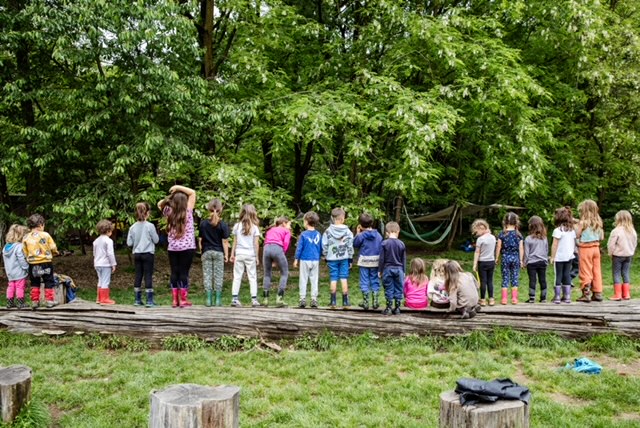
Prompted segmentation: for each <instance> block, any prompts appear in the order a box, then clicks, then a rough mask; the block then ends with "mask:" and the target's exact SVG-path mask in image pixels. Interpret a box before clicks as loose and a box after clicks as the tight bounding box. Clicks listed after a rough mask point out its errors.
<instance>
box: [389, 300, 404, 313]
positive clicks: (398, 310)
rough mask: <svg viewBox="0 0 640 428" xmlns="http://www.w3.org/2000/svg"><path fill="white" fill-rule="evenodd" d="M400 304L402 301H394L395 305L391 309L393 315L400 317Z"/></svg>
mask: <svg viewBox="0 0 640 428" xmlns="http://www.w3.org/2000/svg"><path fill="white" fill-rule="evenodd" d="M401 302H402V300H400V299H396V300H395V305H394V307H393V311H392V312H391V313H392V314H393V315H400V303H401Z"/></svg>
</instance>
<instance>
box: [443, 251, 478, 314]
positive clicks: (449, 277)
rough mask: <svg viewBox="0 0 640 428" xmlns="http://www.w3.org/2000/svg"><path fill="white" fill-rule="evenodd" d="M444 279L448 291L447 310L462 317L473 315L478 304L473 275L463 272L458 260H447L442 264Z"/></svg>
mask: <svg viewBox="0 0 640 428" xmlns="http://www.w3.org/2000/svg"><path fill="white" fill-rule="evenodd" d="M444 279H445V282H444V285H445V288H446V289H447V292H448V293H449V312H454V313H459V314H460V315H461V318H462V319H466V318H473V317H475V316H476V312H477V311H478V310H480V306H479V305H478V289H477V287H476V280H475V278H474V277H473V275H472V274H471V273H469V272H464V271H463V270H462V267H461V266H460V264H459V263H458V262H456V261H453V260H449V261H448V262H447V263H446V264H445V265H444Z"/></svg>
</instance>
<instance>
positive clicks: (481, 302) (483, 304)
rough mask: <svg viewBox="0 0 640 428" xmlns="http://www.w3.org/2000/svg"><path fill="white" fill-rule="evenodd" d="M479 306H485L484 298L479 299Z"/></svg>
mask: <svg viewBox="0 0 640 428" xmlns="http://www.w3.org/2000/svg"><path fill="white" fill-rule="evenodd" d="M479 303H480V306H487V301H486V300H485V299H480V302H479Z"/></svg>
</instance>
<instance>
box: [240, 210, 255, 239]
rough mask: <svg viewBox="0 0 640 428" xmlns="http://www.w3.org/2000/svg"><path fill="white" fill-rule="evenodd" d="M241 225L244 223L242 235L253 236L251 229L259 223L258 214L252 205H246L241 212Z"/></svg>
mask: <svg viewBox="0 0 640 428" xmlns="http://www.w3.org/2000/svg"><path fill="white" fill-rule="evenodd" d="M240 223H242V234H243V235H245V236H246V235H249V234H251V228H252V227H253V226H257V225H258V223H259V220H258V212H257V211H256V207H254V206H253V205H252V204H244V205H243V206H242V209H241V210H240Z"/></svg>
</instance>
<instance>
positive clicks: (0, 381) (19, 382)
mask: <svg viewBox="0 0 640 428" xmlns="http://www.w3.org/2000/svg"><path fill="white" fill-rule="evenodd" d="M29 400H31V369H30V368H29V367H27V366H10V367H5V368H0V416H1V419H2V422H5V423H6V422H13V420H14V419H15V418H16V416H18V413H20V409H22V406H24V405H25V404H27V403H28V402H29Z"/></svg>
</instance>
